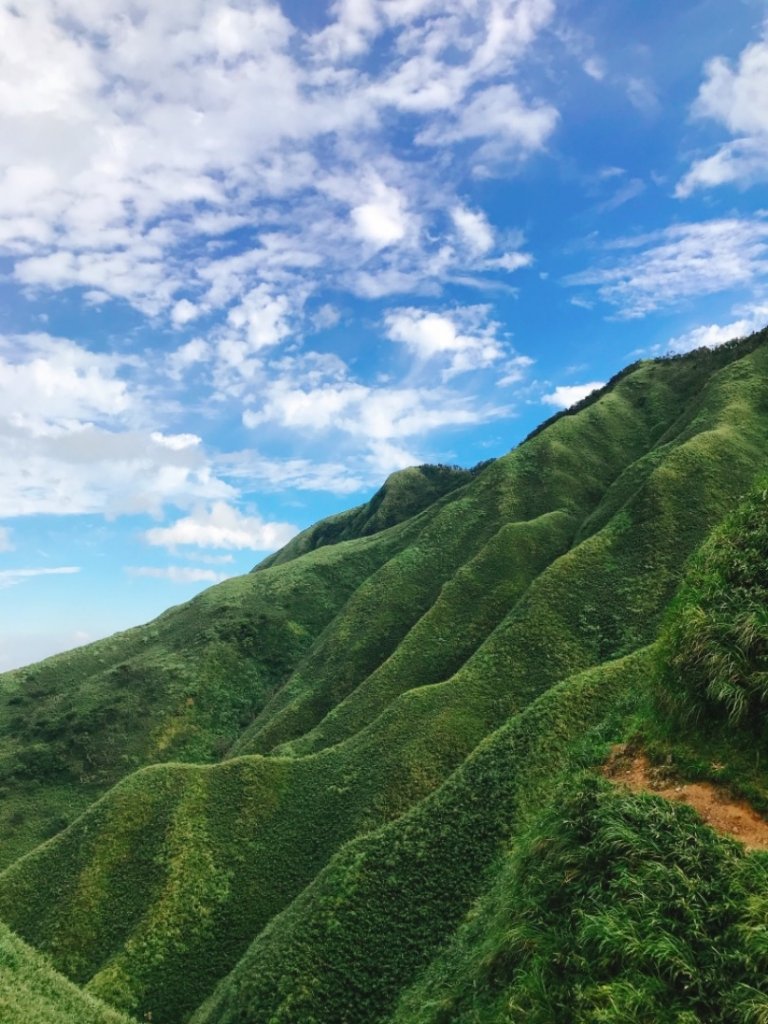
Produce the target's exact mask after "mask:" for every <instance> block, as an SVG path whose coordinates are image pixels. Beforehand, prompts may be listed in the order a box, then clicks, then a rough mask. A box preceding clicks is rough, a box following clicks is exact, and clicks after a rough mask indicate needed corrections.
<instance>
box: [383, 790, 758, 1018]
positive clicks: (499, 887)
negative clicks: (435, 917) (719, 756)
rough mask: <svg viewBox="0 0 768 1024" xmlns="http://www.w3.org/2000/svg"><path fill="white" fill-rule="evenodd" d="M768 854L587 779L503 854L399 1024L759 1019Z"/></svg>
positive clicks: (679, 810) (652, 800) (400, 1011)
mask: <svg viewBox="0 0 768 1024" xmlns="http://www.w3.org/2000/svg"><path fill="white" fill-rule="evenodd" d="M767 894H768V855H767V854H764V853H760V854H751V855H746V854H745V853H744V851H743V849H742V848H741V847H739V846H738V845H737V844H736V843H735V842H733V841H731V840H727V839H723V838H720V837H718V836H717V835H716V834H715V833H714V832H713V831H712V830H711V829H709V828H707V827H706V826H704V825H702V823H701V821H700V819H699V818H698V817H697V815H696V814H695V813H694V812H693V811H692V810H691V809H690V808H689V807H686V806H684V805H678V804H671V803H669V802H667V801H664V800H662V799H659V798H658V797H653V796H646V795H642V796H635V795H632V794H630V793H627V792H622V791H621V790H617V789H616V788H615V787H613V786H611V785H610V784H608V783H606V782H604V781H602V780H599V779H598V777H597V776H596V775H595V774H594V773H586V774H583V775H581V776H577V777H576V778H575V779H573V780H568V781H567V782H565V783H564V784H563V785H562V786H561V787H560V788H558V789H556V790H555V793H554V799H553V801H552V803H551V804H550V805H549V807H548V808H547V809H546V811H545V812H544V814H542V815H541V816H540V817H539V818H537V819H536V820H535V821H534V823H533V824H532V825H531V826H530V827H529V829H528V830H527V832H526V833H525V835H524V836H523V837H521V839H520V841H519V842H518V843H517V844H515V845H514V846H513V847H512V848H511V849H510V850H509V852H507V853H506V854H505V855H503V856H502V857H501V858H500V859H499V862H498V863H497V865H496V868H495V877H494V879H493V881H492V883H491V884H490V885H489V886H488V888H487V890H486V892H485V893H484V894H483V896H482V897H481V899H480V900H479V901H478V903H477V904H476V905H475V906H474V907H473V908H472V911H471V912H470V913H469V914H468V915H467V917H466V919H465V921H464V922H463V924H462V926H461V928H460V929H458V931H457V932H456V935H455V936H454V938H453V939H452V941H451V943H450V944H449V945H448V947H447V948H446V949H445V950H443V951H442V952H441V954H440V955H439V956H438V957H437V958H436V960H435V962H434V963H433V964H431V965H430V967H429V968H428V970H427V971H426V972H425V973H424V975H423V976H422V977H421V978H420V979H419V981H418V982H417V983H416V984H415V985H414V986H413V987H412V988H411V990H409V991H408V992H406V993H405V994H404V996H403V997H402V998H401V1000H400V1003H399V1006H398V1008H397V1010H396V1012H395V1013H394V1015H393V1017H392V1024H470V1022H471V1024H497V1022H498V1024H500V1022H521V1024H522V1022H526V1024H597V1022H600V1024H633V1022H637V1024H645V1022H648V1024H651V1022H653V1024H682V1022H684V1024H704V1022H707V1024H726V1022H728V1024H749V1022H755V1024H758V1022H761V1021H764V1020H765V1019H766V1015H768V992H767V991H766V988H765V977H766V969H767V968H768V945H767V944H766V937H767V936H768V932H767V931H766V926H765V908H766V895H767Z"/></svg>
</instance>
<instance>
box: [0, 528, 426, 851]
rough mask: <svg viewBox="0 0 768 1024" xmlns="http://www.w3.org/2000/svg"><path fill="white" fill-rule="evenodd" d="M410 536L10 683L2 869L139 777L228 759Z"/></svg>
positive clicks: (251, 585) (281, 577) (284, 576)
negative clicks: (175, 764) (154, 768)
mask: <svg viewBox="0 0 768 1024" xmlns="http://www.w3.org/2000/svg"><path fill="white" fill-rule="evenodd" d="M412 539H413V534H412V532H409V526H408V524H407V523H404V524H403V526H401V527H397V528H395V529H394V530H390V531H388V532H387V535H386V536H382V537H373V538H370V539H365V540H362V541H360V542H358V543H357V544H356V545H355V546H354V548H353V549H352V550H350V549H349V548H348V546H346V545H340V546H338V547H327V548H323V549H322V550H319V551H317V552H312V553H311V554H309V555H307V556H306V557H305V558H303V559H301V560H299V561H296V562H292V563H290V564H288V565H285V566H281V567H280V568H279V569H274V570H267V571H264V572H260V573H257V574H250V575H247V576H243V577H240V578H237V579H233V580H227V581H226V582H225V583H222V584H220V585H219V586H217V587H213V588H211V589H210V590H208V591H206V592H205V593H203V594H201V595H200V596H199V597H197V598H195V599H194V600H193V601H191V602H189V603H188V604H186V605H182V606H180V607H178V608H173V609H171V610H169V611H168V612H166V613H164V614H163V615H161V616H160V617H159V618H158V619H156V620H155V621H154V622H151V623H149V624H148V625H147V626H141V627H138V628H136V629H132V630H128V631H127V632H125V633H119V634H117V635H115V636H113V637H110V638H108V639H106V640H102V641H99V642H97V643H94V644H90V645H89V646H87V647H84V648H80V649H78V650H76V651H72V652H69V653H67V654H62V655H58V656H56V657H54V658H49V659H47V660H46V661H44V662H41V663H39V664H37V665H33V666H30V667H29V668H26V669H20V670H18V671H15V672H9V673H6V674H4V675H2V676H0V792H1V793H2V795H3V803H2V810H0V837H1V838H2V848H1V849H0V863H9V862H10V861H12V860H14V859H15V858H16V857H18V856H19V855H20V854H22V853H24V852H25V851H26V850H28V849H30V848H32V847H33V846H35V845H37V843H39V842H41V841H42V840H44V839H46V838H48V837H49V836H50V835H53V834H55V833H56V832H58V831H60V830H61V828H62V827H64V826H65V825H66V824H68V822H69V821H70V820H72V819H73V818H75V817H76V816H77V815H78V814H79V813H81V812H82V811H83V810H84V809H85V807H86V806H88V805H89V804H90V803H92V802H93V800H94V799H95V798H96V797H97V796H98V795H99V794H100V793H102V792H104V791H105V790H106V789H107V788H109V786H110V785H112V784H113V783H114V782H116V781H117V780H118V779H120V778H121V777H123V776H124V775H126V774H127V773H128V772H130V771H132V770H134V769H135V768H137V767H140V766H141V765H145V764H152V763H155V762H158V761H179V760H182V761H198V762H200V761H213V760H217V759H219V758H220V757H221V756H222V755H223V754H225V753H226V751H227V750H228V748H229V746H230V745H231V744H232V742H233V741H234V740H235V739H236V738H237V737H238V736H239V735H240V733H241V731H242V730H243V728H245V727H247V726H248V724H249V723H250V722H252V720H253V719H254V717H255V716H256V715H257V714H258V713H259V712H260V711H261V709H262V707H263V705H264V703H265V702H266V701H267V700H268V698H269V697H270V696H271V694H272V693H273V692H274V690H275V689H276V688H277V687H278V686H279V685H280V684H281V683H282V682H284V681H285V679H286V678H287V677H288V676H289V675H290V673H291V671H292V670H293V669H294V667H295V666H296V665H297V664H298V663H299V662H300V661H301V659H302V657H303V656H304V655H305V653H306V652H307V650H308V649H309V648H310V647H311V645H312V643H313V641H314V640H315V639H316V638H317V637H318V636H319V635H320V634H321V633H322V631H323V629H324V628H325V627H326V625H327V623H328V622H329V621H330V620H332V619H333V617H334V615H335V614H336V613H337V612H338V610H339V608H340V607H342V606H343V605H344V603H345V601H346V600H347V599H348V598H349V597H350V595H351V594H353V593H354V592H355V590H356V589H357V587H358V586H359V585H360V584H361V582H362V581H364V580H365V578H366V577H367V576H368V575H369V574H370V573H371V572H373V571H375V570H376V569H377V568H378V566H379V565H380V564H381V563H382V562H384V561H386V560H388V559H389V558H391V557H392V555H393V554H394V553H396V552H397V551H398V550H400V549H401V548H402V547H403V546H406V545H407V544H408V543H409V542H410V541H411V540H412Z"/></svg>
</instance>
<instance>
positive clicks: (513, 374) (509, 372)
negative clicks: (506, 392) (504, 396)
mask: <svg viewBox="0 0 768 1024" xmlns="http://www.w3.org/2000/svg"><path fill="white" fill-rule="evenodd" d="M533 364H534V360H533V359H531V357H530V356H514V357H513V358H512V359H509V360H508V361H507V362H506V363H505V364H504V367H503V374H502V376H501V377H500V378H499V380H498V381H497V382H496V383H497V384H498V386H499V387H501V388H507V387H509V386H510V385H512V384H519V383H520V382H521V381H522V380H524V379H525V375H526V373H527V372H528V370H529V369H530V368H531V367H532V366H533Z"/></svg>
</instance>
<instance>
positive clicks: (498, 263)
mask: <svg viewBox="0 0 768 1024" xmlns="http://www.w3.org/2000/svg"><path fill="white" fill-rule="evenodd" d="M532 263H533V256H531V255H530V253H527V252H505V253H503V254H502V255H501V256H497V257H496V258H494V259H490V260H486V261H485V263H484V264H483V266H485V267H487V268H488V269H489V270H496V269H498V270H506V272H507V273H508V274H513V273H514V272H515V271H516V270H522V268H523V267H530V265H531V264H532Z"/></svg>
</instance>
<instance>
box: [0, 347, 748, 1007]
mask: <svg viewBox="0 0 768 1024" xmlns="http://www.w3.org/2000/svg"><path fill="white" fill-rule="evenodd" d="M766 480H768V331H763V332H761V333H759V334H756V335H753V336H752V337H750V338H747V339H743V340H741V341H737V342H732V343H729V344H727V345H724V346H721V347H720V348H718V349H715V350H699V351H697V352H694V353H691V354H689V355H686V356H681V357H675V358H671V359H659V360H651V361H644V362H640V363H637V364H634V365H633V366H631V367H629V368H628V369H627V370H625V371H623V372H622V373H620V374H619V375H617V376H616V377H615V378H614V379H613V380H612V381H610V382H609V384H608V385H607V386H606V387H605V388H603V389H602V390H601V391H599V392H597V393H595V394H593V395H591V396H589V398H587V399H586V400H584V401H583V402H581V403H580V404H579V405H578V406H576V407H574V408H573V409H571V410H568V411H567V412H566V413H563V414H559V415H558V416H556V417H553V419H552V420H550V421H548V422H547V423H546V424H544V425H542V427H541V428H539V429H538V430H537V431H535V432H534V433H533V434H532V435H531V436H530V437H529V438H528V439H526V441H525V442H523V443H522V444H521V445H520V446H518V447H517V448H516V449H514V450H513V451H511V452H510V453H509V454H508V455H506V456H504V457H503V458H500V459H497V460H495V461H493V462H491V463H487V464H482V465H480V466H478V467H476V468H475V469H473V470H460V469H455V468H451V467H427V466H421V467H416V468H413V469H410V470H406V471H404V472H402V473H399V474H395V475H393V477H390V479H389V480H388V481H387V482H386V484H385V485H384V487H383V488H382V489H381V490H380V491H379V492H378V494H377V495H375V496H374V498H373V499H372V500H371V501H370V502H368V503H366V504H364V505H362V506H360V507H358V508H356V509H353V510H351V511H350V512H347V513H343V514H341V515H338V516H334V517H331V518H330V519H328V520H324V521H323V522H321V523H318V524H316V525H315V526H313V527H311V528H310V529H309V530H307V531H305V532H304V533H303V534H301V535H299V536H298V537H297V538H295V539H294V540H293V541H291V542H290V543H289V544H288V545H287V546H286V547H285V548H284V549H282V550H281V551H279V552H277V553H276V554H275V555H272V556H271V557H269V558H268V559H266V560H265V561H264V562H262V563H261V564H260V565H259V566H257V567H256V568H255V569H254V570H253V571H252V572H251V573H249V574H247V575H245V576H242V577H239V578H237V579H232V580H227V581H226V582H224V583H222V584H220V585H219V586H216V587H213V588H211V589H210V590H208V591H206V592H204V593H203V594H201V595H199V596H198V597H196V598H195V599H194V600H192V601H190V602H189V603H187V604H185V605H181V606H179V607H176V608H172V609H170V610H169V611H167V612H165V613H164V614H163V615H161V616H160V617H159V618H158V619H156V620H155V621H154V622H151V623H149V624H148V625H146V626H141V627H138V628H136V629H132V630H128V631H127V632H124V633H120V634H117V635H115V636H114V637H111V638H109V639H107V640H103V641H99V642H98V643H95V644H91V645H89V646H87V647H84V648H81V649H79V650H76V651H72V652H69V653H67V654H63V655H59V656H57V657H54V658H50V659H48V660H46V661H44V662H41V663H39V664H37V665H33V666H30V667H28V668H24V669H20V670H17V671H15V672H10V673H6V674H5V675H3V676H0V785H1V786H2V789H3V794H4V801H3V804H2V809H0V837H2V845H1V846H0V855H1V856H2V868H3V870H2V873H0V920H1V921H2V922H3V926H2V928H1V929H0V964H2V967H3V971H2V975H1V976H0V1019H2V1020H3V1021H6V1020H7V1021H8V1022H9V1024H17V1022H18V1024H22V1022H25V1024H27V1022H33V1024H49V1022H50V1024H53V1022H60V1024H81V1022H86V1024H91V1022H93V1024H118V1022H119V1024H126V1022H127V1021H129V1020H131V1019H133V1020H140V1021H153V1022H155V1024H185V1022H190V1024H235V1022H241V1024H244V1022H248V1024H502V1022H504V1024H507V1022H518V1021H519V1022H533V1024H537V1022H539V1024H597V1022H601V1024H603V1022H605V1024H627V1022H630V1021H637V1022H651V1021H652V1022H654V1024H666V1022H668V1024H697V1022H700V1024H704V1022H707V1024H710V1022H718V1024H720V1022H722V1024H726V1022H733V1024H736V1022H750V1021H754V1022H759V1021H764V1020H768V985H767V983H766V980H765V979H766V977H768V928H767V926H766V919H765V906H766V900H767V899H768V853H766V852H764V851H761V850H752V849H750V848H749V847H748V846H746V845H744V844H743V843H740V842H739V836H738V835H724V834H722V833H721V832H717V831H715V830H714V829H713V828H711V827H710V826H709V825H708V824H707V823H706V822H705V821H704V820H703V819H702V818H701V816H700V815H699V814H698V813H697V811H696V810H695V809H694V808H693V807H691V806H689V805H688V804H687V803H686V802H685V800H684V799H681V800H675V799H669V795H670V793H672V794H674V793H675V792H679V793H681V794H682V795H683V797H684V795H685V788H686V785H688V784H689V783H690V784H693V782H695V781H697V780H698V781H700V782H702V784H703V783H705V782H706V784H707V785H708V786H710V787H712V791H713V792H716V793H719V794H722V798H723V799H724V800H725V799H730V800H734V801H735V800H738V801H741V802H742V803H744V805H745V806H748V808H749V809H750V813H753V814H757V815H763V814H764V813H766V812H768V772H767V771H766V766H768V758H766V756H765V755H766V754H768V750H766V736H767V735H768V734H767V733H766V724H765V723H766V717H765V712H766V707H767V706H768V683H767V682H766V679H768V611H766V593H767V592H768V579H767V578H766V566H767V565H768V498H766V494H768V490H767V488H768V483H766ZM617 751H619V752H621V754H622V756H627V757H628V758H630V759H631V758H642V763H643V764H644V765H646V767H647V770H648V771H649V772H651V775H650V778H651V779H658V780H659V785H658V786H657V787H656V789H657V790H658V792H655V791H654V785H653V784H649V785H648V786H646V787H645V789H646V790H647V791H645V792H639V791H637V789H632V788H630V787H626V786H623V785H622V784H621V775H620V773H619V774H616V773H613V774H612V773H611V771H609V770H607V769H606V768H605V765H606V764H607V763H608V764H610V763H613V762H615V759H616V756H617ZM612 759H613V762H612ZM654 773H655V774H654Z"/></svg>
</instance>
